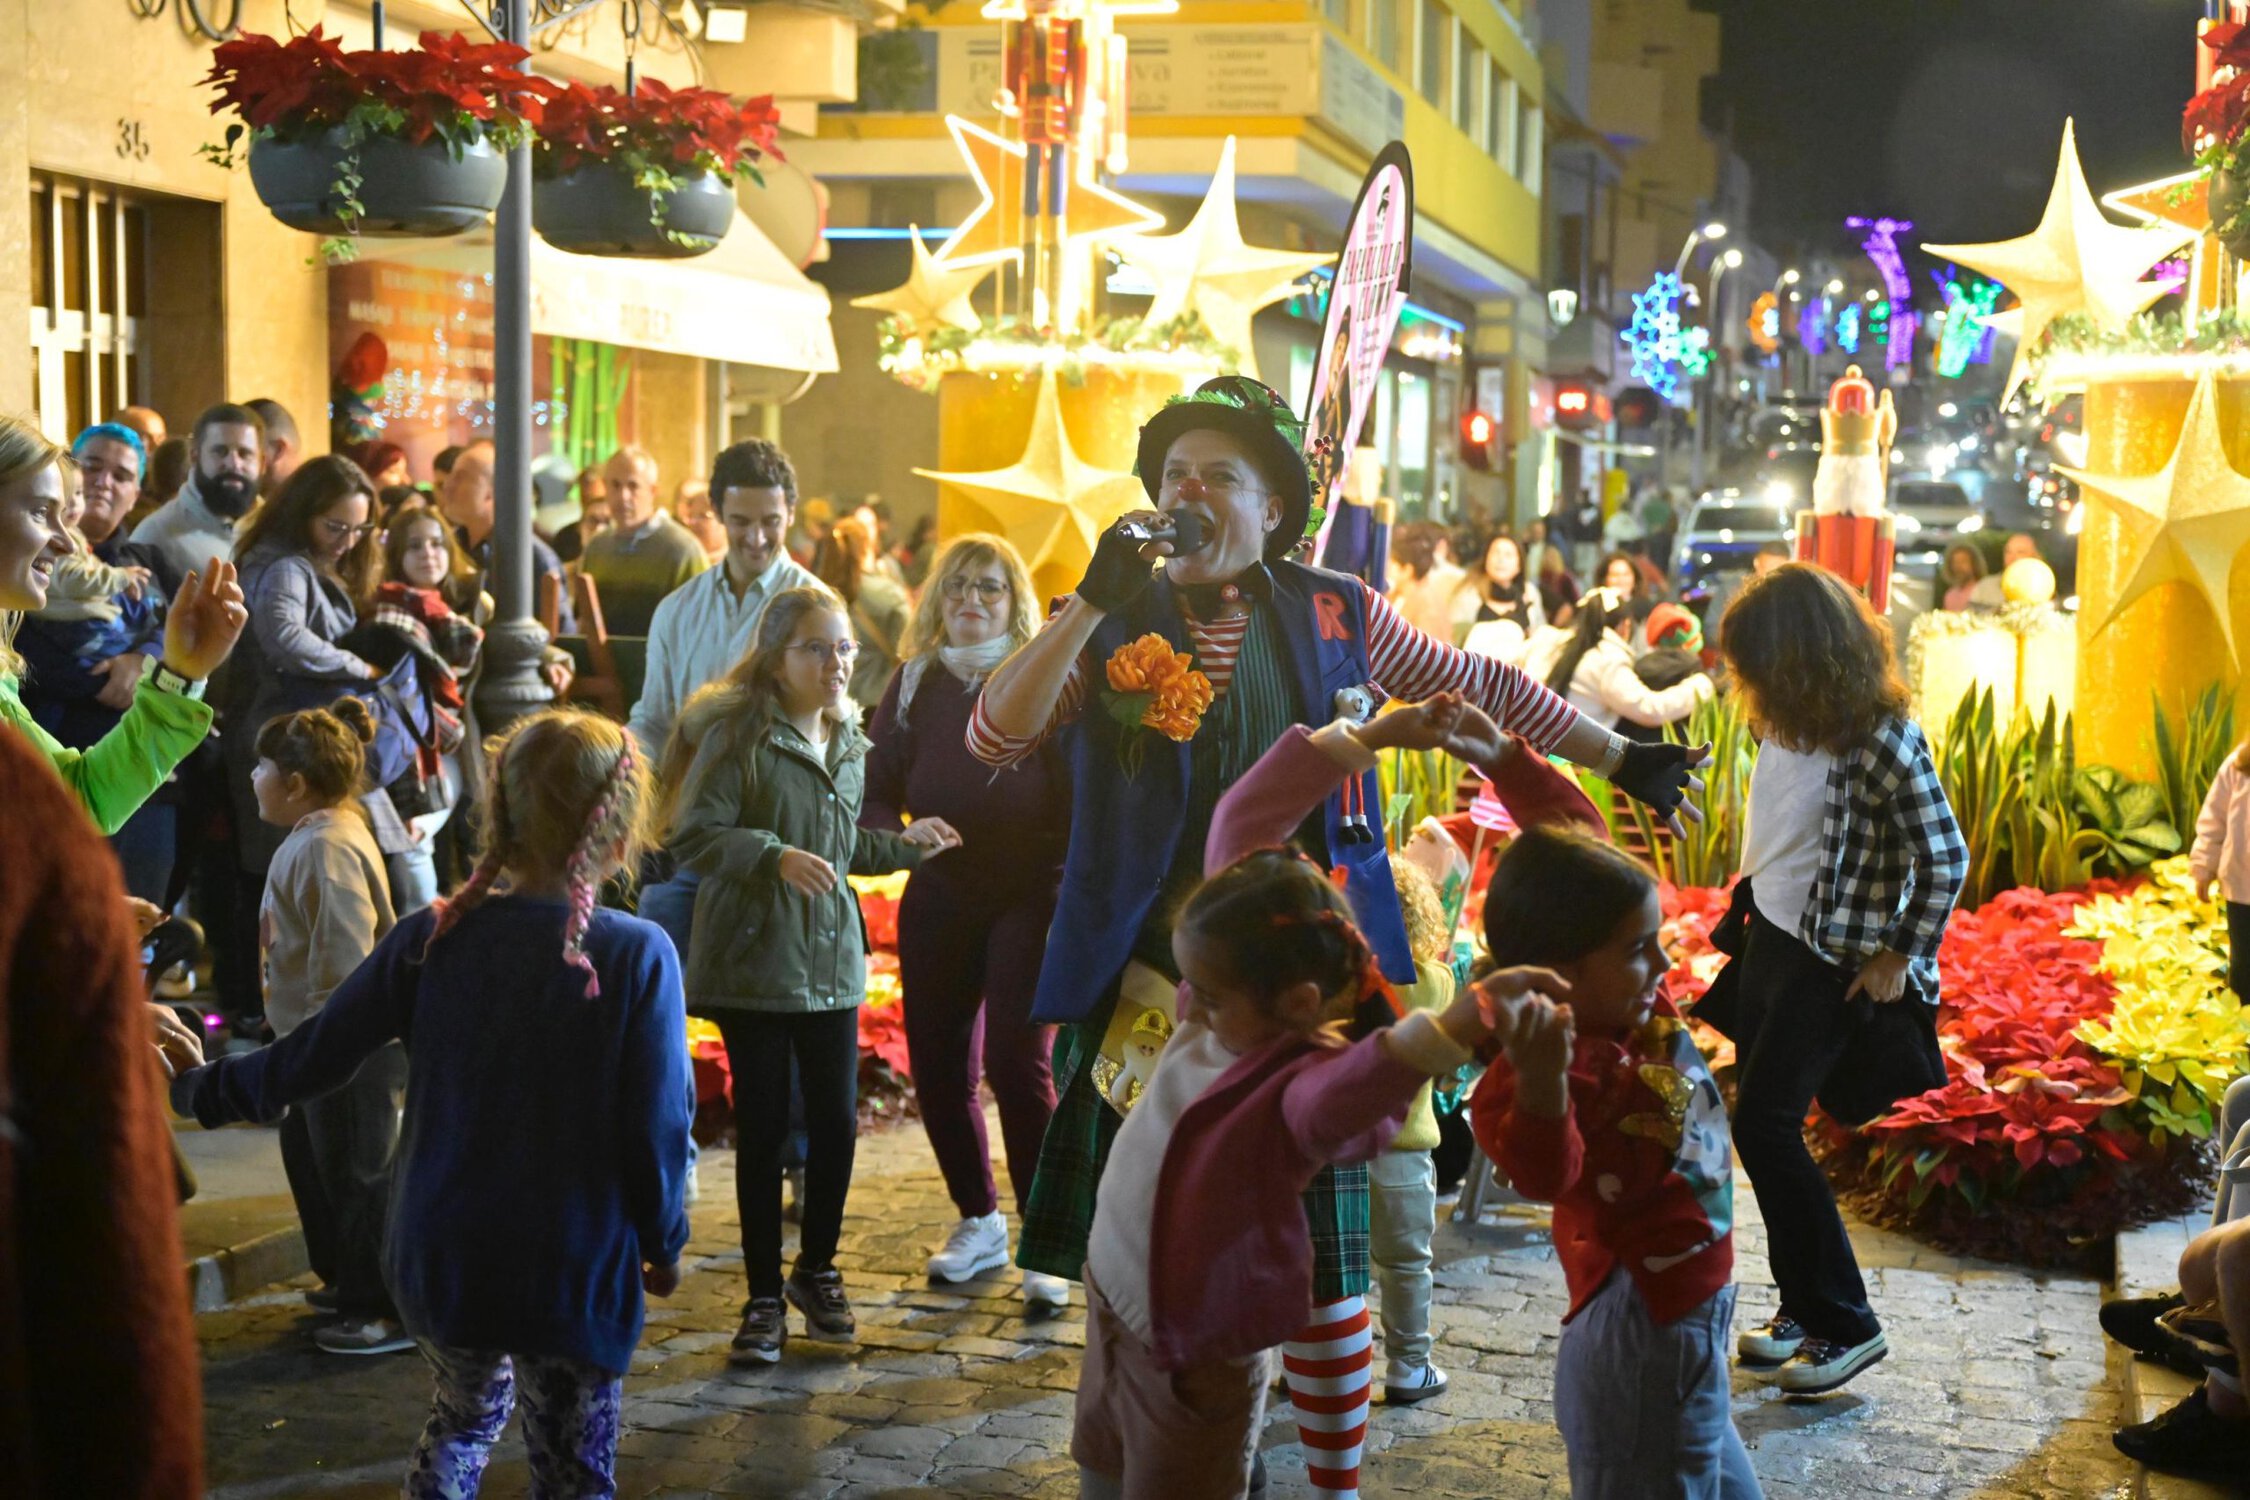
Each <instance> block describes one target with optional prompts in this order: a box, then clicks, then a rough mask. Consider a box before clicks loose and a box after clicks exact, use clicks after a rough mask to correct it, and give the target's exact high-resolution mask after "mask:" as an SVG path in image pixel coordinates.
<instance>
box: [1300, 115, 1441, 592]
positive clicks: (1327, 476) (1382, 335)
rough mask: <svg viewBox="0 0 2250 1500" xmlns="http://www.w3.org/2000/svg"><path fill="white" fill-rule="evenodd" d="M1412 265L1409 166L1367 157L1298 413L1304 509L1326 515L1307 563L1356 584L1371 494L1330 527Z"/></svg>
mask: <svg viewBox="0 0 2250 1500" xmlns="http://www.w3.org/2000/svg"><path fill="white" fill-rule="evenodd" d="M1413 263H1414V163H1413V161H1412V160H1411V159H1410V158H1409V157H1408V156H1407V154H1406V144H1405V142H1403V141H1393V142H1391V143H1390V144H1389V145H1388V146H1385V147H1384V148H1383V149H1382V150H1381V151H1380V152H1379V153H1377V155H1376V157H1375V161H1374V164H1373V165H1372V166H1370V167H1369V168H1368V169H1367V177H1366V179H1365V180H1364V181H1362V182H1361V183H1360V185H1359V198H1358V200H1357V201H1356V202H1354V203H1353V204H1352V217H1351V223H1350V224H1349V225H1348V226H1347V227H1346V229H1345V230H1344V245H1343V249H1342V250H1340V251H1339V252H1338V253H1337V256H1336V268H1335V271H1334V273H1333V274H1332V275H1331V276H1330V277H1329V279H1328V311H1327V316H1326V318H1325V319H1324V321H1323V323H1322V325H1321V330H1320V358H1319V361H1318V362H1317V363H1316V364H1315V365H1314V366H1313V385H1312V395H1311V398H1310V401H1309V403H1308V405H1307V407H1306V418H1305V444H1306V457H1307V458H1308V459H1309V460H1311V462H1312V466H1313V473H1314V475H1315V476H1316V478H1317V481H1318V484H1317V488H1316V490H1315V492H1314V497H1313V503H1314V504H1315V505H1318V506H1320V507H1321V508H1322V509H1323V510H1324V511H1326V512H1327V514H1326V516H1325V517H1324V518H1323V519H1322V521H1321V525H1320V534H1319V539H1318V541H1317V543H1316V546H1315V552H1314V555H1315V556H1316V557H1317V558H1318V559H1319V561H1320V562H1321V564H1322V565H1323V566H1324V567H1332V568H1336V569H1339V570H1340V571H1343V572H1348V573H1356V574H1360V575H1362V576H1366V568H1367V565H1368V562H1369V556H1368V554H1369V552H1370V551H1371V550H1372V554H1373V556H1372V560H1373V562H1374V565H1375V566H1377V567H1378V568H1379V567H1380V566H1381V565H1382V561H1383V554H1384V552H1385V551H1386V550H1387V542H1385V541H1381V540H1380V539H1378V538H1377V537H1376V536H1375V535H1374V533H1375V530H1376V529H1377V528H1376V526H1375V519H1374V517H1375V513H1374V510H1373V508H1372V502H1373V500H1374V499H1375V497H1374V496H1372V495H1363V496H1360V497H1358V499H1359V501H1360V502H1361V503H1360V504H1359V505H1357V506H1354V507H1353V508H1354V510H1355V511H1363V512H1364V514H1359V515H1355V516H1353V517H1351V518H1350V519H1349V520H1347V521H1344V522H1342V524H1341V525H1339V513H1340V512H1341V511H1342V509H1343V505H1342V503H1341V502H1342V491H1343V483H1344V476H1345V474H1346V473H1347V472H1349V470H1350V467H1351V455H1352V450H1353V449H1354V448H1356V447H1357V446H1358V445H1359V435H1360V432H1361V430H1362V429H1363V428H1364V427H1365V425H1366V422H1367V414H1368V412H1370V411H1371V410H1373V409H1374V405H1375V382H1376V379H1377V377H1378V376H1379V375H1380V374H1381V373H1382V369H1383V357H1384V356H1385V355H1386V354H1388V353H1389V352H1390V348H1391V335H1392V334H1393V333H1394V332H1395V331H1396V330H1397V328H1398V318H1399V314H1400V313H1401V312H1402V311H1404V310H1405V308H1406V293H1407V290H1408V288H1409V286H1410V285H1411V279H1412V272H1413Z"/></svg>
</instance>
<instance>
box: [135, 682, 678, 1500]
mask: <svg viewBox="0 0 2250 1500" xmlns="http://www.w3.org/2000/svg"><path fill="white" fill-rule="evenodd" d="M489 779H490V782H491V785H492V789H493V790H492V797H491V808H490V821H491V826H490V828H489V829H488V830H487V834H486V839H485V847H486V849H487V850H488V851H489V852H488V853H487V854H486V856H485V858H484V862H483V863H482V864H480V865H479V866H478V867H477V869H476V872H475V874H474V875H472V876H471V877H470V879H469V881H468V883H467V884H466V885H464V886H463V887H462V889H461V892H460V894H459V895H457V896H456V897H455V898H454V899H453V900H451V901H450V902H444V901H441V902H439V903H437V904H436V905H433V906H431V907H428V908H426V909H425V910H422V911H419V912H416V913H414V914H413V915H412V916H410V917H408V918H407V919H406V920H404V921H402V922H400V923H399V924H398V926H397V927H395V928H393V929H392V930H391V933H390V935H389V936H388V937H386V938H385V939H384V940H383V941H382V942H381V943H379V944H378V945H377V946H376V948H375V951H374V953H373V954H371V955H370V956H369V957H368V960H367V962H366V963H364V964H362V965H361V966H360V967H359V968H358V969H357V970H356V971H355V972H354V973H353V974H352V975H351V977H350V978H348V979H346V980H345V981H344V982H343V984H342V985H340V986H339V987H338V988H337V989H336V991H335V992H334V993H333V994H332V995H331V996H330V998H329V1000H328V1003H327V1004H326V1005H325V1006H323V1007H322V1008H321V1010H320V1011H319V1013H318V1014H316V1015H315V1016H314V1017H313V1018H312V1019H311V1020H309V1021H307V1022H305V1024H304V1025H302V1026H300V1027H298V1028H297V1029H296V1030H295V1031H292V1032H291V1033H290V1034H289V1035H288V1036H286V1037H284V1038H282V1039H281V1040H280V1041H278V1042H276V1043H274V1044H273V1045H272V1046H270V1047H267V1048H264V1049H263V1050H261V1051H258V1052H253V1053H249V1054H246V1055H244V1056H239V1057H229V1058H224V1059H222V1060H220V1061H218V1062H215V1063H212V1064H210V1065H209V1066H207V1067H203V1068H198V1069H195V1070H194V1071H192V1072H188V1073H183V1074H181V1075H180V1077H179V1078H178V1079H177V1080H176V1081H175V1082H174V1084H173V1086H172V1100H173V1105H174V1107H175V1108H177V1109H179V1110H180V1112H181V1113H183V1114H193V1115H194V1116H195V1117H196V1118H197V1119H198V1120H200V1121H202V1123H203V1124H205V1125H220V1124H225V1123H227V1122H228V1121H232V1120H242V1119H254V1120H271V1119H274V1118H276V1117H278V1116H279V1115H280V1114H281V1112H282V1110H283V1109H284V1108H285V1107H287V1106H288V1105H290V1104H294V1103H296V1102H298V1101H300V1100H303V1099H308V1098H312V1097H314V1096H316V1095H319V1094H321V1093H324V1092H326V1091H327V1090H329V1089H333V1088H335V1087H337V1086H338V1085H339V1084H341V1083H343V1082H344V1081H345V1080H346V1079H348V1078H350V1077H351V1076H352V1074H353V1073H354V1072H355V1071H356V1070H357V1069H358V1067H359V1065H360V1063H361V1061H362V1060H363V1059H365V1058H366V1057H368V1056H369V1055H370V1054H372V1053H373V1052H375V1051H376V1049H378V1048H380V1047H382V1046H383V1045H385V1044H386V1043H388V1042H390V1041H392V1040H394V1039H396V1040H399V1041H403V1042H404V1043H405V1044H406V1050H407V1054H408V1056H409V1058H410V1059H411V1067H412V1072H411V1077H412V1080H413V1082H412V1084H411V1086H410V1087H409V1088H408V1090H407V1095H406V1117H405V1126H404V1131H403V1134H402V1137H401V1141H400V1146H399V1154H398V1162H397V1168H396V1180H395V1185H394V1187H393V1190H392V1199H391V1217H390V1226H389V1233H388V1235H387V1237H386V1240H385V1244H384V1254H383V1270H384V1279H385V1281H386V1282H387V1283H388V1285H389V1288H390V1292H391V1295H392V1297H393V1298H394V1299H395V1300H396V1302H397V1304H398V1309H399V1316H400V1319H401V1320H402V1321H403V1322H404V1323H405V1325H406V1329H407V1331H408V1332H409V1333H411V1334H413V1335H414V1338H415V1341H416V1342H417V1343H418V1344H419V1345H420V1346H421V1350H422V1353H423V1356H424V1358H426V1359H427V1360H428V1361H429V1363H430V1366H431V1368H432V1370H433V1371H434V1372H435V1374H436V1377H437V1390H436V1394H435V1396H434V1398H433V1400H432V1404H431V1410H430V1420H429V1424H428V1425H427V1426H426V1427H424V1429H423V1431H422V1438H421V1441H420V1442H418V1443H417V1444H416V1445H415V1448H414V1454H413V1458H412V1460H411V1462H410V1463H409V1466H408V1469H407V1475H406V1484H405V1493H406V1495H408V1496H409V1497H425V1496H430V1497H434V1496H441V1495H442V1496H448V1497H455V1496H464V1495H473V1494H475V1493H476V1490H477V1486H478V1483H479V1481H480V1480H481V1478H482V1476H483V1473H484V1467H485V1464H486V1462H487V1460H488V1459H489V1458H490V1457H491V1452H492V1445H493V1443H494V1442H495V1441H496V1440H497V1439H498V1438H499V1436H500V1432H501V1429H502V1428H504V1427H506V1426H507V1423H508V1414H509V1411H510V1409H511V1408H512V1406H513V1405H514V1400H515V1395H516V1392H517V1389H518V1387H519V1385H520V1388H521V1392H522V1396H523V1402H524V1410H525V1424H524V1425H525V1439H526V1442H527V1445H528V1447H529V1448H530V1453H531V1489H532V1493H533V1494H535V1495H548V1494H557V1495H560V1494H569V1495H580V1494H603V1495H606V1494H610V1493H612V1472H613V1469H614V1467H615V1462H616V1452H617V1425H618V1404H619V1397H620V1392H621V1387H622V1383H623V1375H624V1371H625V1368H626V1366H627V1365H628V1364H629V1363H630V1362H631V1359H632V1354H633V1349H634V1347H635V1346H636V1345H637V1344H638V1343H639V1342H640V1336H641V1317H642V1302H641V1297H642V1292H643V1291H644V1290H646V1291H647V1292H648V1293H650V1294H652V1295H654V1296H659V1297H664V1296H669V1295H671V1293H672V1292H673V1291H674V1289H676V1288H677V1287H678V1285H679V1256H680V1251H681V1248H682V1247H683V1246H684V1245H685V1244H686V1243H687V1237H688V1220H687V1209H686V1204H685V1200H684V1197H683V1190H684V1178H685V1169H686V1165H687V1136H688V1120H689V1117H690V1115H691V1114H692V1113H693V1108H694V1086H693V1081H692V1078H691V1075H690V1073H689V1068H688V1057H687V1015H686V1010H685V1007H684V1004H683V1002H682V998H681V991H680V972H679V961H678V959H677V958H676V957H675V955H674V953H673V950H672V942H671V939H669V938H667V937H666V936H664V934H663V932H662V930H661V929H659V928H657V927H655V926H654V925H652V924H650V923H648V922H643V921H641V920H639V919H638V918H635V917H629V916H626V915H624V914H623V913H620V912H617V911H612V910H610V909H608V908H604V907H598V906H597V905H596V903H595V897H596V894H597V893H598V892H599V891H600V889H601V886H602V882H603V881H604V880H605V879H607V878H609V877H610V876H612V875H614V874H617V873H618V872H620V871H630V870H633V869H636V868H638V865H639V858H640V853H641V849H642V846H643V843H644V829H645V824H646V822H647V812H648V809H649V808H650V806H651V801H652V799H651V796H650V791H649V777H648V770H647V765H646V762H645V760H644V759H643V757H642V755H641V752H640V749H639V747H638V746H637V745H636V744H635V743H634V741H633V739H632V736H631V735H630V733H628V732H627V731H626V730H624V729H623V728H621V727H620V726H618V725H616V724H614V723H612V722H610V721H609V720H607V719H603V718H600V717H598V716H596V715H594V714H589V713H579V712H573V711H567V710H561V711H554V712H549V713H543V714H539V715H537V716H535V717H532V718H529V719H526V720H524V721H523V722H522V723H521V724H520V725H518V726H517V728H516V729H515V731H514V732H513V733H512V734H510V735H509V737H508V738H507V740H506V741H505V742H504V743H503V744H502V745H501V746H500V748H499V749H498V750H497V751H496V752H495V753H494V757H493V766H492V773H491V776H490V778H489Z"/></svg>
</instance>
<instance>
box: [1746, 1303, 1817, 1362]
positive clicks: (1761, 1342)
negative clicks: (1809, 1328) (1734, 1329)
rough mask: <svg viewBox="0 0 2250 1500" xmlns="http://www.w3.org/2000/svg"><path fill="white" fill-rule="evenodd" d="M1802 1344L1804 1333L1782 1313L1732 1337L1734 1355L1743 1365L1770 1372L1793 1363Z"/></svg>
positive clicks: (1795, 1322) (1794, 1321) (1792, 1320)
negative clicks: (1772, 1369)
mask: <svg viewBox="0 0 2250 1500" xmlns="http://www.w3.org/2000/svg"><path fill="white" fill-rule="evenodd" d="M1804 1343H1805V1330H1804V1329H1803V1328H1802V1327H1800V1326H1799V1325H1798V1323H1797V1320H1796V1319H1795V1318H1792V1317H1789V1316H1787V1315H1786V1314H1783V1313H1775V1314H1774V1315H1773V1316H1772V1317H1770V1318H1768V1319H1766V1320H1765V1321H1764V1322H1763V1323H1759V1324H1756V1325H1754V1326H1753V1327H1749V1328H1745V1329H1743V1330H1742V1332H1740V1333H1738V1334H1736V1335H1735V1339H1734V1352H1735V1355H1736V1357H1737V1358H1739V1359H1740V1360H1741V1361H1742V1362H1743V1363H1744V1364H1746V1365H1750V1366H1753V1367H1755V1368H1758V1369H1771V1368H1773V1367H1774V1366H1776V1365H1783V1364H1787V1363H1788V1362H1789V1361H1790V1360H1792V1359H1795V1358H1796V1357H1797V1351H1798V1350H1799V1349H1801V1348H1803V1347H1804Z"/></svg>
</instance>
